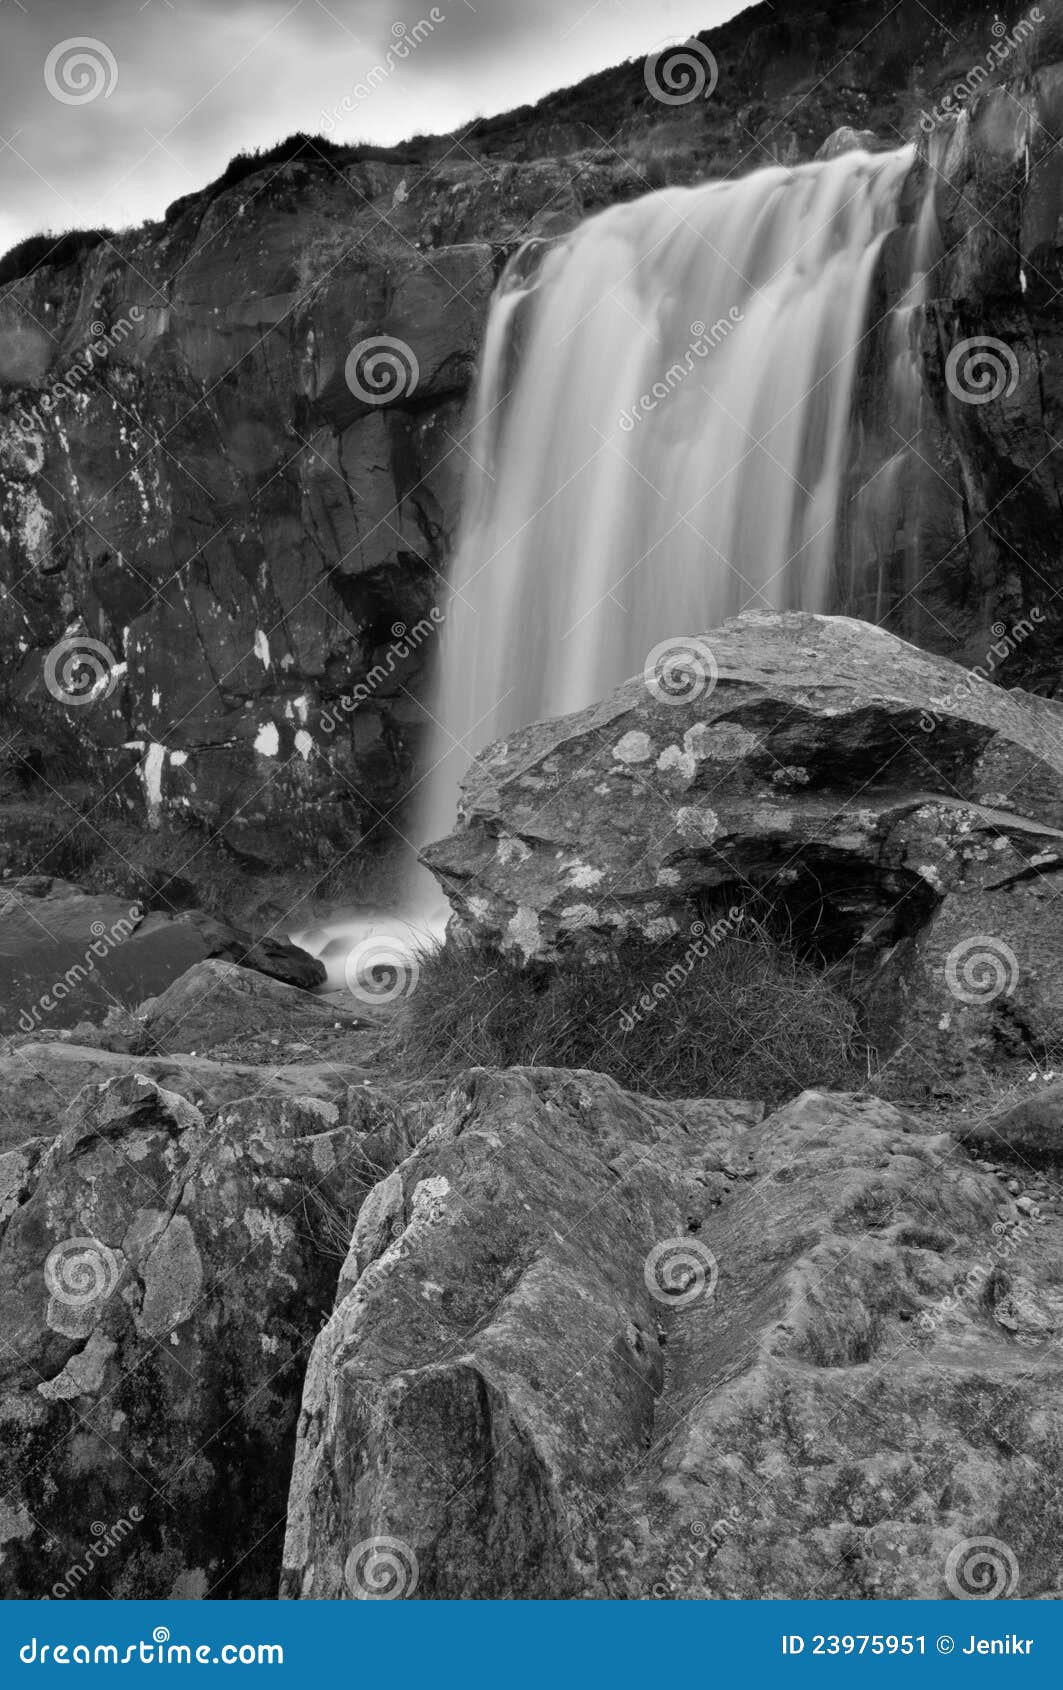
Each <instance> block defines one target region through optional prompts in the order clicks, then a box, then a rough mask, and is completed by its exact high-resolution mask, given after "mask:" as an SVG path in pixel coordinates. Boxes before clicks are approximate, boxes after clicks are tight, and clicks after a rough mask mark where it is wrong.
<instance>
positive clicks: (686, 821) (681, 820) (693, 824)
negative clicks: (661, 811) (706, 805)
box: [675, 805, 720, 844]
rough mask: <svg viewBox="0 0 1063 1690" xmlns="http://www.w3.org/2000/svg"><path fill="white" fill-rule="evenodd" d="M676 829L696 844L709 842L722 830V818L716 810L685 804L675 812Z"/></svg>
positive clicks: (684, 837)
mask: <svg viewBox="0 0 1063 1690" xmlns="http://www.w3.org/2000/svg"><path fill="white" fill-rule="evenodd" d="M675 825H676V830H677V832H678V833H679V834H680V836H681V837H682V838H683V839H688V840H690V841H691V842H692V843H694V844H709V843H711V841H712V840H713V839H715V838H716V835H717V834H718V833H719V831H720V818H719V816H718V815H717V814H716V811H715V810H710V809H704V810H698V809H695V808H694V807H693V805H684V806H683V808H682V809H680V810H677V811H676V813H675Z"/></svg>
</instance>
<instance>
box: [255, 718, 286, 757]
mask: <svg viewBox="0 0 1063 1690" xmlns="http://www.w3.org/2000/svg"><path fill="white" fill-rule="evenodd" d="M280 744H281V736H280V734H279V732H278V730H277V724H276V723H275V722H264V723H263V725H262V726H261V727H260V728H259V730H258V733H257V734H256V735H255V750H256V751H257V752H258V754H259V756H260V757H276V755H277V753H278V751H279V750H280Z"/></svg>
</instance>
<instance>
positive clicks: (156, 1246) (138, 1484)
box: [0, 1073, 409, 1598]
mask: <svg viewBox="0 0 1063 1690" xmlns="http://www.w3.org/2000/svg"><path fill="white" fill-rule="evenodd" d="M367 1145H370V1146H371V1154H370V1153H367V1150H366V1146H367ZM388 1145H393V1146H394V1147H396V1149H398V1150H400V1151H401V1154H403V1155H405V1154H406V1153H407V1152H408V1149H409V1142H408V1140H407V1139H406V1138H405V1137H404V1134H403V1131H402V1130H401V1129H400V1128H399V1127H398V1125H397V1122H396V1112H395V1110H394V1109H393V1107H392V1106H390V1105H389V1104H388V1103H387V1102H386V1100H383V1099H378V1100H377V1102H376V1103H375V1104H374V1102H373V1101H372V1100H371V1099H369V1098H367V1097H364V1096H363V1097H361V1098H360V1100H359V1107H358V1110H357V1111H356V1112H355V1113H353V1114H352V1112H351V1111H350V1110H349V1109H348V1108H347V1107H345V1106H342V1105H341V1104H340V1103H337V1102H335V1101H330V1100H329V1099H327V1098H325V1097H323V1096H321V1095H317V1096H312V1095H309V1094H308V1095H306V1096H304V1097H292V1096H290V1095H289V1096H278V1095H276V1094H274V1095H272V1096H265V1095H263V1096H255V1097H249V1098H247V1099H245V1100H244V1101H242V1102H234V1103H229V1104H226V1105H225V1106H224V1107H223V1108H221V1109H220V1110H219V1111H218V1112H217V1113H216V1114H215V1115H213V1117H209V1116H207V1115H206V1114H204V1112H203V1111H202V1110H201V1109H199V1108H197V1107H196V1106H195V1105H194V1104H192V1103H190V1102H188V1101H187V1100H186V1099H185V1098H183V1097H181V1096H179V1095H177V1094H176V1093H174V1092H170V1091H167V1090H165V1089H164V1088H162V1087H161V1086H159V1085H158V1084H156V1083H155V1082H154V1081H153V1080H150V1079H148V1078H147V1077H145V1076H143V1075H140V1074H136V1073H133V1074H128V1075H126V1076H124V1077H121V1078H118V1079H114V1080H110V1081H108V1082H107V1083H105V1084H103V1085H100V1086H95V1087H92V1088H90V1089H89V1090H87V1091H86V1092H84V1093H83V1094H82V1095H81V1097H80V1098H79V1099H78V1101H77V1102H76V1103H75V1104H74V1105H73V1106H72V1108H71V1110H70V1112H69V1114H68V1115H67V1117H66V1120H65V1123H64V1126H63V1130H62V1133H61V1134H60V1136H59V1137H58V1138H57V1139H56V1140H55V1142H54V1143H53V1144H52V1145H51V1147H50V1148H49V1149H47V1150H46V1151H45V1152H44V1154H43V1155H41V1156H39V1157H38V1159H37V1160H36V1162H35V1164H34V1165H32V1166H30V1167H28V1168H27V1167H25V1166H23V1167H22V1168H21V1170H14V1177H15V1179H16V1180H17V1189H18V1193H19V1196H20V1201H18V1203H17V1206H15V1207H13V1208H12V1209H11V1212H10V1214H9V1217H8V1218H7V1220H6V1224H5V1227H4V1230H3V1233H2V1237H0V1297H2V1299H3V1306H4V1311H5V1335H6V1339H7V1341H6V1343H5V1344H4V1346H3V1347H2V1348H3V1354H2V1357H0V1450H2V1455H0V1469H2V1485H3V1493H4V1496H5V1498H6V1499H7V1503H8V1506H9V1508H10V1509H11V1510H12V1512H13V1514H14V1516H15V1517H16V1518H17V1519H20V1520H22V1519H24V1520H25V1521H26V1522H27V1524H26V1528H25V1530H21V1531H20V1532H18V1533H16V1534H15V1535H14V1536H8V1537H7V1541H5V1542H4V1543H3V1544H2V1545H0V1579H2V1581H3V1588H4V1593H5V1595H7V1596H9V1597H15V1596H25V1597H36V1598H40V1597H42V1596H48V1595H52V1596H64V1597H65V1596H71V1595H76V1596H82V1597H103V1596H111V1597H156V1598H158V1597H165V1596H169V1595H174V1596H187V1595H193V1594H194V1595H199V1596H206V1595H208V1594H210V1595H214V1596H231V1597H237V1596H248V1597H251V1596H258V1597H264V1596H269V1595H271V1594H272V1593H273V1591H274V1590H275V1587H276V1578H277V1571H278V1567H279V1555H280V1547H281V1534H280V1525H281V1523H282V1521H283V1514H284V1503H285V1494H286V1490H287V1482H288V1472H289V1465H290V1460H291V1450H292V1439H293V1435H294V1429H295V1416H296V1411H297V1408H298V1403H299V1397H300V1392H301V1387H302V1378H303V1371H304V1367H305V1357H306V1354H307V1352H308V1350H309V1346H310V1344H311V1342H312V1340H313V1336H314V1333H315V1331H316V1330H317V1327H318V1325H319V1324H320V1322H321V1321H322V1319H323V1318H324V1317H325V1315H326V1313H327V1310H328V1306H329V1304H330V1302H331V1297H332V1291H333V1287H334V1285H335V1280H336V1274H337V1270H338V1266H339V1259H340V1258H341V1257H342V1253H343V1250H344V1249H345V1247H346V1243H347V1240H348V1239H349V1236H350V1230H351V1228H352V1227H353V1224H354V1218H355V1215H356V1213H357V1209H358V1206H359V1203H360V1201H361V1198H362V1196H363V1195H364V1192H365V1190H366V1189H367V1187H368V1186H369V1185H370V1184H372V1182H373V1181H374V1180H375V1179H376V1178H378V1177H379V1176H380V1174H381V1173H383V1172H385V1171H386V1167H385V1166H383V1165H382V1158H383V1157H384V1156H385V1155H386V1154H387V1147H388ZM23 1159H24V1160H25V1156H24V1158H23ZM8 1160H9V1158H0V1174H2V1173H3V1171H4V1164H5V1163H6V1162H7V1161H8ZM105 1539H106V1541H107V1542H108V1544H109V1551H110V1552H109V1553H108V1554H107V1555H106V1556H103V1555H97V1554H95V1553H94V1552H93V1550H94V1545H96V1544H97V1542H98V1541H100V1542H102V1541H104V1540H105ZM74 1569H80V1571H78V1572H76V1573H75V1572H74V1571H73V1570H74Z"/></svg>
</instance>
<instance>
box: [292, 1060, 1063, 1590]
mask: <svg viewBox="0 0 1063 1690" xmlns="http://www.w3.org/2000/svg"><path fill="white" fill-rule="evenodd" d="M759 1113H760V1112H759V1111H755V1110H751V1109H750V1108H748V1107H742V1106H738V1105H733V1104H732V1105H729V1104H719V1103H710V1102H705V1103H687V1104H673V1105H665V1104H655V1103H653V1102H649V1101H647V1100H646V1099H642V1098H639V1099H635V1098H633V1097H630V1096H627V1095H625V1094H624V1093H623V1092H622V1091H621V1090H620V1089H619V1088H618V1087H617V1086H616V1085H614V1084H613V1082H611V1081H607V1080H604V1079H602V1078H601V1077H600V1076H596V1075H591V1074H585V1073H570V1072H562V1071H557V1070H538V1071H536V1070H529V1071H510V1072H507V1073H502V1074H489V1073H486V1072H484V1073H475V1074H472V1075H470V1076H469V1077H468V1078H467V1079H465V1080H463V1081H460V1082H458V1084H457V1086H456V1087H455V1089H454V1092H453V1094H452V1095H451V1098H450V1099H449V1102H448V1105H447V1107H446V1108H445V1110H444V1111H443V1113H442V1115H441V1117H440V1119H439V1121H438V1123H437V1125H436V1128H435V1130H434V1131H433V1132H431V1133H430V1134H429V1135H428V1136H427V1137H426V1138H425V1139H424V1140H423V1141H422V1142H421V1144H420V1145H419V1147H418V1148H417V1150H416V1151H415V1152H414V1154H413V1155H412V1156H411V1157H410V1159H409V1160H408V1161H407V1162H406V1163H404V1164H403V1165H402V1166H400V1167H399V1168H397V1169H396V1170H395V1172H394V1173H393V1174H392V1175H390V1177H389V1178H388V1179H387V1180H385V1181H384V1182H383V1183H382V1184H381V1185H379V1186H378V1187H377V1188H376V1189H375V1190H374V1191H373V1193H372V1194H371V1196H370V1198H369V1199H368V1200H367V1201H366V1203H365V1205H364V1206H363V1208H362V1211H361V1214H360V1217H359V1221H358V1226H357V1228H356V1231H355V1235H354V1238H353V1240H352V1244H351V1250H350V1254H349V1256H348V1259H347V1262H346V1264H345V1266H344V1269H343V1272H342V1274H341V1277H340V1284H339V1288H338V1292H337V1299H336V1305H335V1309H334V1311H333V1313H332V1315H331V1318H330V1319H329V1320H328V1322H327V1324H326V1325H325V1326H324V1327H323V1329H322V1331H321V1332H320V1334H319V1336H318V1338H317V1340H316V1342H315V1345H314V1350H313V1354H312V1357H311V1360H310V1366H309V1369H308V1373H307V1380H306V1388H305V1392H304V1398H303V1405H302V1411H301V1414H300V1418H299V1432H298V1441H297V1446H296V1455H295V1465H294V1471H293V1479H292V1489H291V1497H290V1502H289V1516H288V1531H287V1540H286V1545H285V1553H284V1562H285V1571H284V1577H283V1583H282V1587H281V1589H282V1594H283V1595H286V1596H290V1597H302V1598H310V1599H320V1598H326V1599H334V1600H335V1599H340V1600H349V1599H355V1600H361V1599H378V1598H394V1597H413V1598H416V1599H432V1598H437V1599H438V1598H445V1599H452V1598H518V1599H523V1598H543V1597H548V1598H572V1597H588V1596H590V1597H626V1598H635V1599H637V1598H644V1597H648V1596H690V1597H705V1596H711V1597H739V1598H744V1599H755V1598H762V1597H764V1596H774V1597H788V1598H808V1597H811V1596H820V1597H822V1596H831V1597H866V1596H870V1595H874V1596H880V1597H911V1596H922V1597H926V1596H945V1595H948V1594H950V1593H951V1594H953V1595H960V1594H966V1593H969V1592H970V1591H971V1590H972V1589H974V1588H976V1586H977V1578H978V1576H980V1574H979V1567H978V1552H977V1545H978V1541H979V1540H981V1539H984V1538H985V1537H992V1538H994V1539H995V1540H999V1541H998V1542H997V1543H996V1544H995V1548H994V1555H995V1557H996V1560H997V1561H998V1562H999V1578H1000V1584H999V1586H998V1587H997V1588H995V1589H994V1591H993V1594H997V1595H1012V1594H1021V1595H1023V1596H1035V1595H1038V1594H1042V1593H1045V1592H1047V1591H1050V1590H1052V1589H1053V1588H1054V1587H1055V1584H1056V1583H1057V1582H1058V1570H1057V1560H1056V1543H1055V1526H1054V1523H1053V1520H1054V1516H1052V1515H1051V1513H1050V1511H1046V1510H1045V1509H1043V1508H1042V1509H1041V1510H1038V1508H1037V1506H1036V1493H1037V1489H1038V1485H1039V1484H1041V1485H1042V1487H1043V1489H1044V1494H1045V1498H1047V1497H1048V1495H1049V1494H1050V1493H1051V1487H1052V1484H1053V1483H1054V1480H1053V1478H1052V1474H1051V1472H1046V1473H1045V1475H1044V1477H1043V1479H1042V1478H1039V1477H1038V1473H1039V1469H1038V1466H1037V1462H1038V1459H1039V1456H1040V1454H1041V1452H1042V1451H1047V1452H1048V1453H1049V1454H1050V1453H1051V1451H1052V1450H1053V1449H1055V1450H1058V1435H1059V1416H1058V1414H1056V1413H1055V1412H1054V1411H1053V1410H1052V1409H1051V1407H1050V1406H1049V1405H1050V1404H1051V1402H1052V1399H1053V1393H1054V1392H1055V1390H1056V1389H1057V1388H1058V1386H1059V1385H1060V1383H1061V1382H1063V1370H1061V1365H1060V1361H1059V1357H1058V1352H1057V1348H1056V1345H1057V1341H1058V1334H1059V1332H1060V1330H1061V1329H1063V1293H1061V1292H1060V1289H1059V1284H1060V1279H1059V1270H1060V1267H1061V1265H1063V1256H1061V1251H1060V1239H1059V1236H1058V1229H1057V1231H1056V1232H1055V1233H1054V1234H1053V1235H1052V1236H1051V1238H1047V1237H1042V1236H1041V1234H1040V1233H1039V1232H1038V1229H1037V1228H1036V1226H1034V1225H1033V1224H1032V1223H1026V1222H1024V1221H1023V1219H1022V1217H1021V1215H1020V1213H1019V1211H1018V1210H1017V1209H1016V1207H1015V1206H1014V1205H1013V1204H1011V1203H1010V1200H1009V1201H1008V1202H1007V1203H1005V1204H1004V1205H1002V1204H1001V1200H1000V1191H999V1186H998V1183H997V1182H996V1180H995V1179H994V1178H993V1177H992V1176H991V1175H990V1174H989V1173H988V1172H986V1171H984V1170H982V1169H980V1168H977V1167H973V1166H972V1165H971V1163H970V1162H969V1161H968V1159H967V1157H966V1155H965V1154H964V1152H963V1151H962V1150H960V1149H958V1148H957V1146H956V1145H955V1144H954V1143H953V1142H952V1141H951V1140H950V1139H949V1138H947V1137H946V1136H944V1135H934V1134H932V1133H927V1132H924V1131H922V1130H921V1129H920V1128H919V1127H918V1126H917V1125H916V1123H915V1122H914V1121H912V1120H911V1119H910V1118H908V1117H906V1116H904V1115H903V1114H901V1113H900V1112H899V1111H898V1110H896V1109H895V1108H893V1107H891V1106H890V1105H888V1104H884V1103H881V1102H879V1101H877V1100H873V1099H870V1098H853V1097H838V1096H835V1097H831V1096H827V1095H823V1094H819V1093H807V1094H805V1095H804V1096H802V1097H801V1098H800V1099H798V1100H797V1101H796V1102H795V1103H794V1104H793V1105H791V1106H789V1107H787V1108H786V1109H784V1110H781V1111H780V1112H779V1113H777V1114H776V1115H773V1116H771V1117H769V1118H768V1119H767V1120H764V1121H763V1122H760V1121H759ZM1002 1216H1003V1218H1001V1217H1002ZM1054 1440H1055V1441H1054ZM1046 1459H1047V1456H1046ZM1053 1471H1054V1469H1053ZM984 1572H985V1569H984V1567H983V1568H982V1569H981V1573H982V1574H984ZM996 1577H997V1571H996V1568H994V1579H996ZM965 1580H966V1581H967V1583H966V1585H965V1584H964V1581H965ZM1005 1587H1006V1588H1005Z"/></svg>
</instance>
